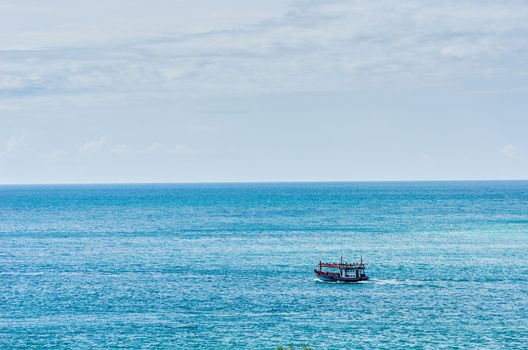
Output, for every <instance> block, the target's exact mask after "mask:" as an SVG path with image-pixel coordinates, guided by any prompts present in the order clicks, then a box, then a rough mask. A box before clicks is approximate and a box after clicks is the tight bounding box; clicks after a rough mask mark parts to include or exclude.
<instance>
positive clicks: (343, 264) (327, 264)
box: [319, 262, 365, 269]
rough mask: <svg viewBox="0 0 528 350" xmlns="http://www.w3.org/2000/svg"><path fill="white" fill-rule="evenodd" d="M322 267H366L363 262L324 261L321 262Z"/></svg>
mask: <svg viewBox="0 0 528 350" xmlns="http://www.w3.org/2000/svg"><path fill="white" fill-rule="evenodd" d="M319 265H320V267H321V268H323V267H328V268H335V269H364V268H365V264H363V263H351V264H348V263H324V262H321V263H320V264H319Z"/></svg>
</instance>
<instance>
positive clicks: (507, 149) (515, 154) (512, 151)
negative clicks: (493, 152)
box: [501, 144, 521, 159]
mask: <svg viewBox="0 0 528 350" xmlns="http://www.w3.org/2000/svg"><path fill="white" fill-rule="evenodd" d="M501 153H502V154H503V155H504V156H505V157H506V158H510V159H518V158H521V154H520V153H519V151H518V150H517V147H515V146H514V145H512V144H509V145H506V146H504V148H503V149H502V150H501Z"/></svg>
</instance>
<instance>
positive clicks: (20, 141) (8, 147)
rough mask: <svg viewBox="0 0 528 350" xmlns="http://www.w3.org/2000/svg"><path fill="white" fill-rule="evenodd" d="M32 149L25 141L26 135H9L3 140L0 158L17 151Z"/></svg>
mask: <svg viewBox="0 0 528 350" xmlns="http://www.w3.org/2000/svg"><path fill="white" fill-rule="evenodd" d="M27 151H32V149H31V147H29V145H28V143H27V137H26V136H25V135H21V136H10V137H9V138H8V139H7V141H6V142H5V145H4V148H3V150H0V158H5V157H9V156H13V155H15V154H16V153H18V152H27Z"/></svg>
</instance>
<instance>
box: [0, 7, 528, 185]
mask: <svg viewBox="0 0 528 350" xmlns="http://www.w3.org/2000/svg"><path fill="white" fill-rule="evenodd" d="M527 107H528V1H526V0H517V1H516V0H512V1H500V0H492V1H491V0H456V1H451V0H441V1H440V0H439V1H427V0H419V1H413V0H410V1H398V0H362V1H308V0H296V1H281V0H266V1H247V0H223V1H218V0H192V1H191V0H189V1H186V0H180V1H177V0H149V1H146V0H145V1H139V0H92V1H80V0H79V1H72V0H47V1H42V0H0V183H72V182H202V181H303V180H414V179H500V178H524V179H526V178H528V108H527Z"/></svg>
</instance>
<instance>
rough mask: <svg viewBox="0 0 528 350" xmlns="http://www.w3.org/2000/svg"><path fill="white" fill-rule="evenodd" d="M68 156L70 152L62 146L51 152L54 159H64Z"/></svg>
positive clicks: (50, 155)
mask: <svg viewBox="0 0 528 350" xmlns="http://www.w3.org/2000/svg"><path fill="white" fill-rule="evenodd" d="M66 156H68V152H66V151H65V150H63V149H62V148H59V149H56V150H54V151H53V152H51V153H50V154H49V158H50V159H54V160H58V159H63V158H65V157H66Z"/></svg>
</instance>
